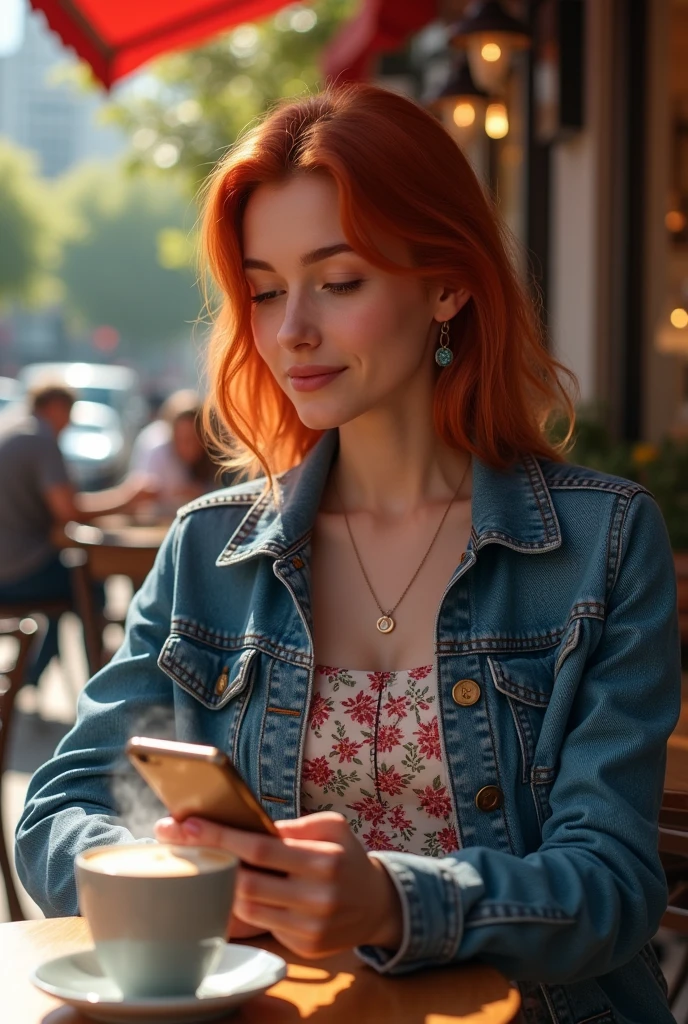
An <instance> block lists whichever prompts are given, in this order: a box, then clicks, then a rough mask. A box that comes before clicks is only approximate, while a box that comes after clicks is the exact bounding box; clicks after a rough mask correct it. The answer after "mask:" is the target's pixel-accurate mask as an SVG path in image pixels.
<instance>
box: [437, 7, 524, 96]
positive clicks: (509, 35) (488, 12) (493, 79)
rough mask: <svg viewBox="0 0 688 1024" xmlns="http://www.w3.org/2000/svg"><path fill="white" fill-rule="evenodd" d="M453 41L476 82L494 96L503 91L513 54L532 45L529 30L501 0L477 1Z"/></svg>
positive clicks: (455, 29)
mask: <svg viewBox="0 0 688 1024" xmlns="http://www.w3.org/2000/svg"><path fill="white" fill-rule="evenodd" d="M449 40H450V42H451V44H452V46H455V47H456V48H457V49H460V50H465V51H466V52H467V54H468V62H469V64H470V68H471V74H472V75H473V80H474V81H475V83H476V84H477V85H478V86H479V87H480V88H481V89H485V90H486V91H487V92H490V93H498V92H501V91H502V89H503V87H504V83H505V81H506V76H507V74H508V72H509V60H510V57H511V53H512V52H513V51H514V50H527V49H528V48H529V47H530V44H531V37H530V33H529V31H528V28H527V26H526V25H525V24H524V23H523V22H522V21H519V20H518V19H517V18H514V17H512V15H511V14H508V13H507V12H506V11H505V10H504V8H503V7H502V5H501V3H499V0H474V3H472V4H471V5H470V7H469V8H468V10H467V11H466V14H465V15H464V17H463V18H462V19H461V20H460V21H459V22H457V23H456V24H455V25H454V26H453V27H452V28H451V30H450V35H449Z"/></svg>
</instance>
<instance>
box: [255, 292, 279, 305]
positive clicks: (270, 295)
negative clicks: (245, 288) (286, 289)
mask: <svg viewBox="0 0 688 1024" xmlns="http://www.w3.org/2000/svg"><path fill="white" fill-rule="evenodd" d="M276 295H279V292H276V291H275V292H261V294H260V295H252V296H251V302H254V303H255V304H256V305H259V304H260V303H261V302H267V301H268V300H269V299H274V298H275V296H276Z"/></svg>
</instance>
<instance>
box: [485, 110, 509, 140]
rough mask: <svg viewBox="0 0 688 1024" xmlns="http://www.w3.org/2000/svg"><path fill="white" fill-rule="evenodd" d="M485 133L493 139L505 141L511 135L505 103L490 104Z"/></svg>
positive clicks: (486, 116)
mask: <svg viewBox="0 0 688 1024" xmlns="http://www.w3.org/2000/svg"><path fill="white" fill-rule="evenodd" d="M485 132H486V134H487V135H489V136H490V138H491V139H503V138H505V137H506V136H507V135H508V134H509V114H508V112H507V109H506V106H505V104H504V103H490V105H489V106H488V108H487V110H486V111H485Z"/></svg>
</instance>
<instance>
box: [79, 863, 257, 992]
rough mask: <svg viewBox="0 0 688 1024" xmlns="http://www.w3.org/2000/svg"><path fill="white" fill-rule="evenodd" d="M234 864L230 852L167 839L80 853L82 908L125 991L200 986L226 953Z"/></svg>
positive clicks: (101, 954)
mask: <svg viewBox="0 0 688 1024" xmlns="http://www.w3.org/2000/svg"><path fill="white" fill-rule="evenodd" d="M237 866H238V860H237V858H236V857H235V856H234V855H233V854H231V853H229V852H228V851H226V850H220V849H216V848H210V847H198V846H173V845H168V844H165V843H136V844H130V845H122V846H116V845H115V846H112V845H111V846H99V847H95V848H93V849H90V850H86V851H85V852H84V853H80V854H78V855H77V857H76V860H75V870H76V880H77V888H78V893H79V910H80V911H81V914H82V916H83V917H85V918H86V920H87V922H88V924H89V927H90V929H91V934H92V936H93V941H94V944H95V948H96V955H97V957H98V960H99V961H100V964H101V966H102V968H103V970H104V971H105V973H106V974H107V975H109V977H110V978H112V980H113V981H114V982H115V984H116V985H117V986H118V988H119V989H120V990H121V992H122V995H123V996H125V997H126V998H146V997H161V996H163V997H164V996H183V995H190V994H192V993H193V992H195V990H196V989H197V988H198V986H199V985H200V984H201V982H202V981H203V979H204V978H205V976H206V975H207V974H208V973H209V972H210V971H212V970H213V968H214V967H215V965H216V964H217V962H218V961H219V959H220V957H221V955H222V951H223V948H224V945H225V942H226V935H227V931H228V928H229V919H230V914H231V909H232V902H233V899H234V882H235V878H236V871H237Z"/></svg>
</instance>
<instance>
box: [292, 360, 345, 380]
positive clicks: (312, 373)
mask: <svg viewBox="0 0 688 1024" xmlns="http://www.w3.org/2000/svg"><path fill="white" fill-rule="evenodd" d="M343 369H344V367H343V366H319V365H318V364H317V363H309V365H308V366H290V367H289V369H288V370H287V375H288V376H289V377H326V376H328V375H329V374H332V373H340V372H341V371H342V370H343Z"/></svg>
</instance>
